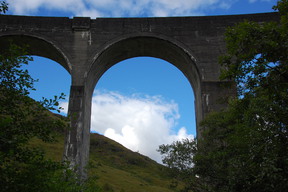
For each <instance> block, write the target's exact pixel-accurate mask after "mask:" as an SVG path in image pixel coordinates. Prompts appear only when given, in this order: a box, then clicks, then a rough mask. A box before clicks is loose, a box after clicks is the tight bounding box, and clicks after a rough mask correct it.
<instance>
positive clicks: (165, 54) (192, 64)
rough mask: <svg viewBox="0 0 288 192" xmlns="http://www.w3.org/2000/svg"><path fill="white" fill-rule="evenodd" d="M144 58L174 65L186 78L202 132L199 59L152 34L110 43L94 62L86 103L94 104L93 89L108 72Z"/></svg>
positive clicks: (181, 47) (175, 44) (88, 79)
mask: <svg viewBox="0 0 288 192" xmlns="http://www.w3.org/2000/svg"><path fill="white" fill-rule="evenodd" d="M141 56H147V57H155V58H159V59H163V60H165V61H167V62H169V63H171V64H173V65H174V66H175V67H177V68H178V69H179V70H180V71H181V72H182V73H183V74H184V75H185V76H186V78H187V80H188V81H189V83H190V85H191V86H192V89H193V92H194V96H195V111H196V131H197V132H198V127H199V123H200V121H201V120H202V119H203V114H202V105H201V79H200V77H201V75H200V72H199V70H198V68H197V65H196V60H195V58H194V57H193V56H192V55H191V54H190V53H189V51H188V49H185V48H184V47H183V46H181V43H179V42H175V41H174V42H173V41H170V40H169V39H167V38H166V39H164V38H161V37H157V36H156V37H155V36H151V35H150V36H132V37H131V35H130V37H127V38H122V39H120V40H118V41H114V42H111V43H110V44H107V45H106V46H105V48H103V50H102V51H100V54H98V55H97V56H96V57H95V58H94V62H93V63H92V65H91V68H90V70H89V72H88V74H87V78H86V86H87V88H88V89H87V91H88V92H89V93H88V94H87V95H86V96H87V97H88V98H87V102H89V104H88V103H86V105H87V104H88V105H91V99H92V94H93V90H94V88H95V86H96V84H97V82H98V80H99V79H100V78H101V76H102V75H103V74H104V73H105V72H106V71H107V70H108V69H110V68H111V67H112V66H113V65H115V64H117V63H118V62H120V61H123V60H126V59H129V58H134V57H141ZM159 75H161V74H159ZM191 99H192V98H191ZM90 108H91V106H90ZM90 116H91V114H90ZM89 127H90V126H89Z"/></svg>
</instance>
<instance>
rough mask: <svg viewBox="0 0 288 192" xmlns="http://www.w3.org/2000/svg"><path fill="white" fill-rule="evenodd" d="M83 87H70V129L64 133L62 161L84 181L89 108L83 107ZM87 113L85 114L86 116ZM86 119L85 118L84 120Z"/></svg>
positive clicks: (87, 152)
mask: <svg viewBox="0 0 288 192" xmlns="http://www.w3.org/2000/svg"><path fill="white" fill-rule="evenodd" d="M85 98H86V97H85V86H71V89H70V99H69V110H68V116H69V118H70V127H69V128H68V129H67V131H66V140H65V149H64V161H68V163H69V164H70V167H71V169H74V170H75V171H76V173H77V175H78V176H79V178H80V179H82V180H83V179H86V177H87V174H86V169H85V167H86V165H87V163H88V158H89V142H90V121H87V120H86V119H87V117H88V116H89V118H90V114H91V112H90V111H91V110H90V108H89V107H90V106H87V105H85V103H86V102H85V100H86V99H85ZM86 113H87V114H86ZM85 117H86V118H85Z"/></svg>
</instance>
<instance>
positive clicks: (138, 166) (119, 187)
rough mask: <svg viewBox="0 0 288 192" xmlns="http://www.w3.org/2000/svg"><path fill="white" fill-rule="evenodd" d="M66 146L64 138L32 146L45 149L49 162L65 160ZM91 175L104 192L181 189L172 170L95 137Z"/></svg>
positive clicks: (146, 191) (91, 140)
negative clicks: (170, 175) (173, 177)
mask: <svg viewBox="0 0 288 192" xmlns="http://www.w3.org/2000/svg"><path fill="white" fill-rule="evenodd" d="M63 143H64V137H63V135H60V136H59V137H58V142H57V143H52V144H51V143H40V142H39V141H37V140H34V141H33V142H32V143H31V144H32V145H35V146H36V145H37V146H40V147H43V148H44V149H45V150H46V153H47V156H48V157H49V158H52V159H54V160H61V158H62V152H63V147H64V145H63ZM88 173H89V177H90V178H93V179H94V178H95V180H96V183H97V184H98V185H99V186H101V187H102V189H103V191H104V192H109V191H111V192H112V191H113V192H172V191H178V190H179V188H180V186H179V185H178V186H177V187H175V184H176V183H177V182H175V180H173V179H172V178H171V177H169V174H168V168H166V167H164V166H163V165H160V164H158V163H156V162H155V161H153V160H151V159H149V158H148V157H146V156H143V155H141V154H139V153H137V152H132V151H130V150H128V149H126V148H125V147H123V146H122V145H120V144H119V143H117V142H115V141H113V140H111V139H108V138H107V137H104V136H102V135H99V134H91V139H90V160H89V165H88ZM172 183H173V184H172ZM173 186H174V187H173Z"/></svg>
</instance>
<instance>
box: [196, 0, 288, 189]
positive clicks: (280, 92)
mask: <svg viewBox="0 0 288 192" xmlns="http://www.w3.org/2000/svg"><path fill="white" fill-rule="evenodd" d="M274 9H275V10H279V14H280V18H281V20H280V23H276V22H269V23H261V24H260V23H255V22H250V21H245V22H243V23H240V24H238V25H236V26H234V27H231V28H228V29H227V32H226V43H227V54H226V55H224V56H222V57H221V58H220V63H221V64H222V65H223V66H224V68H225V69H226V70H224V71H223V72H222V76H221V78H223V79H225V78H229V79H235V81H236V83H237V86H238V98H237V99H235V100H234V101H231V103H230V104H229V107H228V109H227V110H226V111H223V112H220V113H214V114H211V115H210V116H209V117H208V118H207V119H205V120H204V122H203V123H202V126H205V127H206V128H207V130H208V131H207V132H206V133H205V134H204V139H203V140H202V141H199V150H198V152H197V154H196V155H195V157H194V163H195V168H194V171H195V173H197V174H199V176H200V178H201V179H202V182H205V185H206V186H209V188H208V190H207V191H285V190H286V189H287V187H288V182H287V173H288V153H287V152H288V130H287V124H288V119H287V117H288V65H287V64H288V63H287V61H288V46H287V45H288V38H287V34H288V25H287V24H288V22H287V18H288V1H287V0H283V1H278V3H277V5H276V6H274Z"/></svg>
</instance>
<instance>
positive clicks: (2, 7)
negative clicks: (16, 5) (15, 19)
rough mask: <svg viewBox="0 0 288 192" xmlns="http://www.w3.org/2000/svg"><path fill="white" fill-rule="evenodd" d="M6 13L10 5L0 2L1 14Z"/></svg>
mask: <svg viewBox="0 0 288 192" xmlns="http://www.w3.org/2000/svg"><path fill="white" fill-rule="evenodd" d="M6 11H8V3H6V2H5V1H1V2H0V14H2V13H6Z"/></svg>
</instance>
